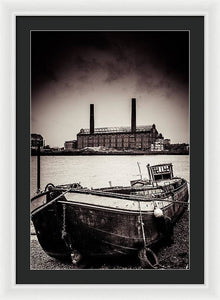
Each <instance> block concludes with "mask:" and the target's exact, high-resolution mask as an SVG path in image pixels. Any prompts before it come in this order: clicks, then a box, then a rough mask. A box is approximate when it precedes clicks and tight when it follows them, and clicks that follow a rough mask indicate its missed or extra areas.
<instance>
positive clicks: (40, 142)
mask: <svg viewBox="0 0 220 300" xmlns="http://www.w3.org/2000/svg"><path fill="white" fill-rule="evenodd" d="M44 145H45V141H44V139H43V137H42V135H40V134H37V133H32V134H31V149H37V148H38V146H40V147H41V148H42V147H44Z"/></svg>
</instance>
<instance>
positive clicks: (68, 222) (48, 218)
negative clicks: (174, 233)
mask: <svg viewBox="0 0 220 300" xmlns="http://www.w3.org/2000/svg"><path fill="white" fill-rule="evenodd" d="M173 200H178V201H182V202H187V201H188V189H187V184H186V183H184V184H183V186H182V187H180V188H179V189H178V190H177V191H176V192H175V193H174V195H173ZM184 209H185V205H184V204H181V203H170V204H169V205H166V206H165V207H164V208H162V210H163V214H164V218H163V219H162V220H161V219H157V218H155V216H154V214H153V211H142V212H141V216H140V211H138V210H126V209H118V208H110V207H108V206H98V205H92V204H88V203H82V202H74V201H66V198H65V197H62V198H60V199H59V200H58V201H56V202H54V203H53V204H51V205H50V206H47V207H45V209H42V210H41V211H39V212H38V213H37V214H33V215H32V220H33V223H34V226H35V230H36V234H37V236H38V240H39V242H40V244H41V246H42V248H43V249H44V251H45V252H46V253H47V254H48V255H50V256H53V257H57V258H62V257H68V256H70V254H71V252H72V251H73V250H77V251H79V252H80V253H81V254H82V255H86V256H88V255H89V256H91V255H118V254H132V253H135V252H137V251H138V250H140V249H141V248H143V246H144V242H143V231H142V226H141V217H142V221H143V223H144V233H145V238H146V244H147V246H150V245H152V244H153V243H156V242H157V241H159V240H160V239H162V238H164V237H166V235H167V234H169V233H170V232H169V231H170V228H171V226H172V223H173V222H175V220H176V219H177V218H178V217H179V216H180V215H181V213H182V212H183V211H184Z"/></svg>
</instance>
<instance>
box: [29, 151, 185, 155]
mask: <svg viewBox="0 0 220 300" xmlns="http://www.w3.org/2000/svg"><path fill="white" fill-rule="evenodd" d="M37 155H38V153H37V151H32V152H31V156H37ZM94 155H96V156H100V155H110V156H115V155H116V156H117V155H118V156H123V155H189V152H179V153H178V152H175V151H173V152H172V151H160V152H159V151H157V152H156V151H155V152H152V151H151V152H144V151H134V152H123V151H117V152H111V151H110V152H82V151H53V152H46V151H41V152H40V156H94Z"/></svg>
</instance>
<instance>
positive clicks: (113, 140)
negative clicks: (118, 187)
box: [77, 98, 163, 150]
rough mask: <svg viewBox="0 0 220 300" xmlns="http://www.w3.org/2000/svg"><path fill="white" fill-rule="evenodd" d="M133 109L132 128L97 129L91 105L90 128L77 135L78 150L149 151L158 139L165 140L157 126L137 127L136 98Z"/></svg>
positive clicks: (133, 100)
mask: <svg viewBox="0 0 220 300" xmlns="http://www.w3.org/2000/svg"><path fill="white" fill-rule="evenodd" d="M131 107H132V108H131V127H103V128H95V124H94V104H90V128H89V129H81V130H80V132H79V133H78V134H77V148H78V149H82V148H85V147H99V146H103V147H105V148H113V149H119V150H122V149H125V150H126V149H133V150H137V149H139V150H149V149H150V148H151V144H153V143H155V141H156V139H158V138H159V139H163V136H162V135H161V134H158V131H157V129H156V126H155V124H153V125H146V126H136V99H135V98H132V105H131Z"/></svg>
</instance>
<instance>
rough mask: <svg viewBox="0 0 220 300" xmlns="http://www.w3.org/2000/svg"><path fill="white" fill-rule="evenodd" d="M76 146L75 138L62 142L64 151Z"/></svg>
mask: <svg viewBox="0 0 220 300" xmlns="http://www.w3.org/2000/svg"><path fill="white" fill-rule="evenodd" d="M76 148H77V141H76V140H72V141H65V143H64V150H65V151H70V150H73V149H76Z"/></svg>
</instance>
